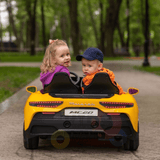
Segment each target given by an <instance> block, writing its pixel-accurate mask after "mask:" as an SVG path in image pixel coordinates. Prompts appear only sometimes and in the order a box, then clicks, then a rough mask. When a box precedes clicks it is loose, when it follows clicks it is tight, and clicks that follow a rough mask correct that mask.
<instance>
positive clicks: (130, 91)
mask: <svg viewBox="0 0 160 160" xmlns="http://www.w3.org/2000/svg"><path fill="white" fill-rule="evenodd" d="M127 93H129V94H132V95H136V94H138V93H139V89H137V88H128V91H127Z"/></svg>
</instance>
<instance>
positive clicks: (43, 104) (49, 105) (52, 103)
mask: <svg viewBox="0 0 160 160" xmlns="http://www.w3.org/2000/svg"><path fill="white" fill-rule="evenodd" d="M61 104H63V101H40V102H29V105H30V106H34V107H43V108H56V107H58V106H59V105H61Z"/></svg>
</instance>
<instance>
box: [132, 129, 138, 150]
mask: <svg viewBox="0 0 160 160" xmlns="http://www.w3.org/2000/svg"><path fill="white" fill-rule="evenodd" d="M138 146H139V132H137V133H136V135H135V139H134V140H130V150H131V151H136V150H137V148H138Z"/></svg>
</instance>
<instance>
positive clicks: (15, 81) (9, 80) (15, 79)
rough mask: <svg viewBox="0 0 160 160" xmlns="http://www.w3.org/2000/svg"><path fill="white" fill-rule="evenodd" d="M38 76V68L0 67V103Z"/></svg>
mask: <svg viewBox="0 0 160 160" xmlns="http://www.w3.org/2000/svg"><path fill="white" fill-rule="evenodd" d="M39 74H40V69H39V68H38V67H36V68H32V67H0V102H2V101H4V100H5V99H6V98H8V97H10V96H11V95H13V94H14V93H15V92H17V91H18V90H20V89H21V88H23V87H24V86H26V85H27V84H28V83H30V82H32V81H33V80H34V79H35V78H37V77H38V76H39Z"/></svg>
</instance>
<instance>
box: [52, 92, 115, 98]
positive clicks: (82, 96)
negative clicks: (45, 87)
mask: <svg viewBox="0 0 160 160" xmlns="http://www.w3.org/2000/svg"><path fill="white" fill-rule="evenodd" d="M50 95H51V96H52V97H60V98H111V97H112V96H114V94H52V93H50Z"/></svg>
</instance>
